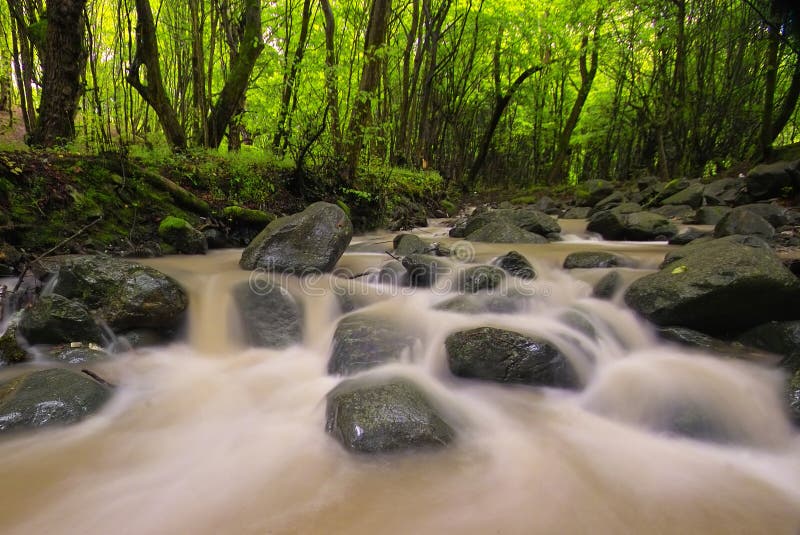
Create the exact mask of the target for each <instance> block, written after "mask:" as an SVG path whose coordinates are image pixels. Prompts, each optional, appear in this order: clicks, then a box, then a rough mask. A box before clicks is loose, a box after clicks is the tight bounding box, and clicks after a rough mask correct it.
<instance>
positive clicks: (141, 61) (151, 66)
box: [127, 0, 186, 151]
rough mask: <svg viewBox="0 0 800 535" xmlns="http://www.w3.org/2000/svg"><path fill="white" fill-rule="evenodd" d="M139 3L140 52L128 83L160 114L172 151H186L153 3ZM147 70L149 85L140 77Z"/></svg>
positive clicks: (183, 132) (137, 23) (142, 0)
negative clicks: (167, 84) (161, 55)
mask: <svg viewBox="0 0 800 535" xmlns="http://www.w3.org/2000/svg"><path fill="white" fill-rule="evenodd" d="M135 1H136V53H135V55H134V57H133V61H131V66H130V68H129V69H128V76H127V80H128V83H129V84H130V85H131V86H132V87H133V88H134V89H135V90H136V91H137V92H138V93H139V95H141V97H142V99H144V101H145V102H147V104H149V105H150V107H151V108H153V110H154V111H155V112H156V116H157V117H158V121H159V123H161V128H162V129H163V130H164V135H165V136H166V138H167V143H169V145H170V147H171V148H172V150H176V151H181V150H185V149H186V133H185V131H184V129H183V127H182V126H181V124H180V122H179V121H178V115H177V113H175V108H173V107H172V104H171V103H170V100H169V97H168V96H167V92H166V89H165V88H164V82H163V80H162V78H161V65H160V64H159V61H158V42H157V40H156V28H155V23H154V22H153V12H152V10H151V9H150V2H149V0H135ZM142 65H144V67H145V78H146V80H147V85H145V84H143V83H142V81H141V79H140V78H139V69H140V68H141V66H142Z"/></svg>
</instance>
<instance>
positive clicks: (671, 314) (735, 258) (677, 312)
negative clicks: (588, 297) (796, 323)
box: [625, 236, 800, 334]
mask: <svg viewBox="0 0 800 535" xmlns="http://www.w3.org/2000/svg"><path fill="white" fill-rule="evenodd" d="M733 238H734V237H733V236H731V237H729V238H724V239H720V240H713V241H709V242H705V243H702V244H698V245H697V246H694V247H693V246H692V245H687V246H685V247H684V248H683V249H689V251H688V253H687V254H685V256H683V257H682V258H679V259H674V260H673V261H672V262H670V263H668V264H666V265H664V267H663V268H662V269H661V271H659V272H657V273H653V274H651V275H647V276H645V277H642V278H641V279H638V280H636V281H634V282H633V284H631V285H630V286H629V287H628V289H627V291H626V293H625V302H626V303H627V304H628V306H630V307H631V308H633V309H634V310H636V311H637V312H639V313H640V314H641V315H642V316H644V317H645V318H647V319H649V320H650V321H652V322H653V323H655V324H657V325H664V326H666V325H675V326H682V327H689V328H691V329H696V330H698V331H701V332H706V333H712V334H713V333H726V332H737V331H741V330H742V329H747V328H749V327H754V326H756V325H759V324H762V323H765V322H767V321H770V320H782V319H787V320H788V319H797V318H800V308H798V306H797V302H798V300H799V299H800V279H798V278H797V277H795V276H794V275H793V274H792V273H791V272H790V271H789V270H788V269H786V267H785V266H784V265H783V263H782V262H781V261H780V259H779V258H778V257H777V256H776V255H775V254H774V253H773V252H772V251H771V250H770V249H769V246H768V245H767V244H766V243H764V242H763V241H762V240H759V239H758V238H754V237H749V238H748V239H747V240H735V239H733ZM739 238H741V237H739Z"/></svg>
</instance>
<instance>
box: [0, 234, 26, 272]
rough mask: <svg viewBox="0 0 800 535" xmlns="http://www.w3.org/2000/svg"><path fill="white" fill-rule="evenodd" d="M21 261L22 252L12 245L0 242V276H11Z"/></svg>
mask: <svg viewBox="0 0 800 535" xmlns="http://www.w3.org/2000/svg"><path fill="white" fill-rule="evenodd" d="M21 262H22V254H20V252H19V251H17V249H16V248H15V247H14V246H13V245H9V244H7V243H2V242H0V276H2V277H10V276H13V275H14V274H16V273H17V268H18V267H19V264H20V263H21Z"/></svg>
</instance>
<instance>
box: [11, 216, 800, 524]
mask: <svg viewBox="0 0 800 535" xmlns="http://www.w3.org/2000/svg"><path fill="white" fill-rule="evenodd" d="M418 232H420V234H421V235H423V236H426V235H427V236H428V237H432V238H433V239H435V240H438V241H441V242H442V244H444V245H448V246H451V247H454V246H456V245H457V244H455V243H454V240H450V239H448V238H446V237H445V236H446V234H445V231H444V230H443V229H441V228H439V229H437V228H429V229H422V230H420V231H418ZM570 232H572V231H571V230H570V229H569V228H567V229H566V233H567V234H569V233H570ZM579 232H580V228H578V227H576V229H574V234H578V233H579ZM390 247H391V236H390V235H379V234H376V235H370V236H363V237H359V238H356V239H354V241H353V244H352V245H351V247H350V249H349V250H348V252H347V253H346V254H345V256H344V257H343V258H342V260H341V262H340V264H339V268H340V269H341V270H349V271H350V272H352V273H354V274H360V273H362V272H364V271H365V270H367V269H368V268H370V267H374V266H377V265H379V264H381V263H382V262H383V261H384V260H386V258H387V257H386V255H385V254H384V253H383V252H382V251H383V250H384V249H387V248H390ZM515 248H516V249H517V250H519V251H521V252H522V253H523V254H525V255H526V256H527V257H528V258H529V259H530V260H531V261H532V262H533V263H534V266H535V267H536V268H537V271H538V272H539V278H538V279H537V280H536V281H535V282H534V283H532V284H530V285H529V286H528V287H527V289H528V290H529V292H530V293H529V294H528V295H530V296H531V297H530V299H529V306H528V308H527V309H526V310H525V311H524V312H521V313H518V314H514V315H494V314H481V315H476V316H465V315H458V314H454V313H448V312H441V311H436V310H434V309H432V305H434V304H435V303H437V302H440V301H442V300H444V299H446V296H445V295H442V293H443V291H442V288H434V289H430V290H415V291H413V292H408V291H404V292H402V291H398V290H394V291H393V290H391V289H390V288H388V287H385V286H380V285H377V284H372V283H370V282H369V281H370V278H369V276H364V277H360V278H358V279H354V280H353V281H350V282H348V283H347V284H346V285H345V286H346V288H347V291H350V292H354V293H358V299H360V300H362V302H363V303H367V304H368V308H366V309H362V310H366V311H370V312H371V313H375V314H386V315H390V316H391V317H392V318H393V319H394V320H396V321H400V322H403V323H405V324H407V325H409V326H411V327H413V328H414V329H415V332H416V333H417V334H418V335H419V337H420V339H421V341H422V342H421V343H420V345H419V347H418V348H417V350H416V351H415V352H414V355H413V358H409V359H408V361H407V362H403V363H398V364H393V365H389V366H385V367H382V368H379V369H377V370H374V371H370V372H367V373H369V374H372V375H376V376H380V375H382V374H387V373H391V374H400V375H405V376H408V377H411V378H413V379H414V380H416V381H417V382H418V383H419V384H421V385H422V386H423V387H424V389H425V390H426V391H427V392H428V393H429V395H430V396H431V397H432V399H434V401H435V403H436V404H437V405H438V406H439V407H440V408H441V410H442V411H443V412H444V414H445V416H446V418H447V419H448V421H449V422H451V423H452V424H453V427H455V429H456V430H457V433H458V437H457V440H456V442H455V443H454V444H453V445H452V446H451V447H449V448H446V449H443V450H440V451H436V452H430V451H427V452H421V453H416V454H410V455H409V454H400V455H388V456H378V457H367V456H362V455H353V454H350V453H348V452H347V451H345V450H344V449H343V448H342V447H341V446H340V445H339V444H338V443H337V442H336V441H335V440H333V439H332V438H331V437H329V436H328V435H326V434H325V433H324V412H325V394H326V393H327V392H328V391H329V390H330V389H331V388H333V387H334V386H335V385H336V384H337V383H338V381H339V379H338V378H336V377H329V376H327V375H326V373H325V369H326V364H327V359H328V356H329V353H330V344H331V337H332V334H333V330H334V328H335V323H336V320H337V318H338V317H339V316H340V315H341V312H340V311H339V307H338V305H337V303H338V301H337V299H336V298H335V296H334V295H332V291H331V287H334V288H339V289H341V288H342V284H343V282H342V279H333V278H331V277H329V276H324V277H318V278H314V279H311V280H304V281H298V280H296V279H293V280H288V281H287V285H288V289H289V290H290V292H291V293H292V294H293V295H295V296H296V297H297V298H299V299H302V301H303V304H304V310H305V321H306V329H305V334H304V340H303V343H302V344H301V345H297V346H293V347H291V348H289V349H286V350H280V351H277V350H266V349H253V348H248V347H246V346H245V344H244V343H243V339H244V337H243V335H242V329H241V327H240V324H239V321H238V318H237V317H236V312H235V310H234V309H233V303H232V300H231V298H230V289H231V287H232V286H233V285H234V284H237V283H241V282H242V281H247V280H249V276H250V274H249V273H247V272H244V271H242V270H240V269H239V268H238V265H237V261H238V258H239V255H240V252H239V251H224V252H215V253H212V254H209V255H207V256H205V257H169V258H162V259H155V260H151V261H148V262H147V263H148V264H150V265H153V266H155V267H157V268H159V269H161V270H163V271H165V272H166V273H168V274H170V275H171V276H173V277H174V278H175V279H177V280H178V281H180V282H181V283H182V284H183V285H184V287H185V288H186V289H187V291H188V293H189V294H190V300H191V305H190V310H189V321H188V327H187V332H186V333H185V336H184V337H183V338H182V342H180V343H174V344H171V345H169V346H167V347H161V348H156V349H149V350H138V351H134V352H130V353H128V354H124V355H121V356H119V357H117V358H116V359H115V360H114V361H113V362H111V363H109V364H107V365H105V366H104V367H102V368H98V369H97V370H96V371H97V372H98V373H100V374H101V375H103V376H104V377H106V378H108V380H110V381H111V382H113V383H115V384H117V385H119V387H118V389H117V393H116V396H115V397H114V399H113V401H112V402H111V403H110V405H109V406H107V407H106V408H105V409H104V410H103V411H102V412H101V413H100V414H98V415H95V416H93V417H92V418H89V419H87V420H86V421H84V422H82V423H81V424H79V425H77V426H72V427H68V428H62V429H50V430H41V431H38V432H36V433H31V434H27V435H18V436H14V437H10V438H7V439H3V440H2V441H0V533H2V534H4V535H10V534H28V535H30V534H51V533H69V534H72V533H75V534H184V533H185V534H198V535H201V534H218V533H225V534H228V533H230V534H239V533H241V534H265V533H281V534H282V533H301V534H307V533H310V534H317V533H319V534H330V533H333V534H337V533H347V534H375V533H392V534H394V533H397V534H410V533H421V534H428V533H437V534H438V533H468V534H473V533H474V534H486V533H500V534H516V533H520V534H522V533H525V534H530V533H536V534H538V533H546V534H550V533H593V534H594V533H600V534H605V533H609V534H621V533H634V534H642V533H647V534H650V533H670V534H671V533H675V534H695V533H697V534H712V533H720V534H731V533H743V534H783V533H786V534H791V535H797V534H798V533H800V437H799V436H798V434H797V433H796V432H794V431H793V430H792V428H791V426H790V425H789V424H788V422H787V420H786V418H785V417H784V415H783V412H782V409H781V397H780V396H781V388H782V386H781V385H782V381H783V379H784V378H783V377H782V376H781V375H780V374H779V373H778V372H776V371H773V370H770V369H766V368H762V367H759V366H757V365H755V364H752V363H749V362H745V361H742V360H734V359H723V358H720V357H714V356H709V355H704V354H702V353H701V352H698V351H692V350H689V349H683V348H679V347H677V346H670V345H665V344H663V343H660V342H657V340H656V338H655V336H654V334H653V333H652V331H651V330H650V329H649V327H648V326H647V325H645V324H644V323H642V322H641V321H639V320H638V319H636V318H635V317H634V316H633V315H632V314H631V313H630V312H629V311H627V310H625V309H624V308H623V307H621V306H619V305H618V304H617V303H608V302H601V301H598V300H595V299H592V298H590V297H589V296H590V295H591V286H590V284H591V283H592V282H593V281H595V280H597V278H598V277H599V276H601V275H602V274H603V273H602V271H601V270H581V271H576V272H574V273H569V274H568V273H566V272H564V271H562V270H560V269H558V266H559V265H560V263H561V262H562V261H563V258H564V256H566V254H568V253H569V252H571V251H574V250H582V249H591V248H604V249H613V250H619V251H623V252H625V253H626V254H628V255H630V256H632V257H634V258H636V259H638V260H639V261H640V262H641V264H642V266H644V267H645V268H651V269H652V268H655V266H657V265H658V263H659V261H660V260H661V258H662V257H663V254H664V252H665V250H666V248H667V246H666V245H664V244H630V243H603V244H600V243H597V242H591V241H586V240H580V239H577V237H576V236H572V238H571V239H570V240H568V241H566V242H562V243H554V244H548V245H529V246H517V247H515ZM507 251H508V247H507V246H502V247H501V246H494V245H488V244H487V245H483V244H480V245H478V247H477V249H475V250H474V251H469V254H471V255H472V254H473V253H474V258H475V259H476V260H477V261H484V260H488V259H490V258H491V257H493V256H496V255H499V254H503V253H505V252H507ZM645 273H647V270H646V269H636V270H633V269H632V270H626V276H627V278H628V279H633V278H635V277H638V276H641V275H643V274H645ZM568 310H570V311H572V313H573V316H574V314H575V313H578V314H580V315H581V317H583V318H584V320H585V321H588V322H589V323H590V324H591V328H592V329H593V330H594V331H595V332H596V336H595V337H590V336H588V335H587V334H586V330H585V329H583V330H576V329H575V328H573V327H570V325H569V324H568V323H566V322H564V321H563V320H562V319H561V315H562V314H564V313H565V312H566V311H568ZM480 325H492V326H497V327H506V328H510V329H514V330H518V331H520V332H525V333H530V334H539V335H544V336H547V337H548V338H549V339H551V340H552V341H553V342H554V343H556V344H557V345H558V346H559V347H560V348H561V349H562V351H564V352H565V353H566V354H567V355H568V356H569V357H570V359H571V360H572V362H573V363H574V364H575V365H576V367H577V368H578V369H579V370H580V371H581V372H582V374H583V376H584V377H585V378H586V379H587V381H588V385H587V387H586V388H585V389H584V390H583V391H581V392H564V391H558V390H551V389H536V388H531V387H524V386H507V385H505V386H504V385H497V384H493V383H485V382H480V381H469V380H462V379H456V378H454V377H452V376H451V375H450V373H449V372H448V370H447V367H446V359H445V351H444V344H443V342H444V338H445V337H446V336H447V334H449V333H450V332H453V331H454V330H457V329H462V328H468V327H473V326H480ZM686 406H691V407H693V408H694V409H697V410H700V411H701V412H702V413H703V414H705V415H708V417H709V418H710V419H711V420H712V421H713V425H714V426H715V427H716V428H717V429H722V430H723V431H724V433H723V434H724V435H725V436H726V437H727V442H723V443H718V442H712V441H708V440H695V439H690V438H685V437H681V436H679V435H676V434H673V433H670V432H668V431H667V430H665V429H667V428H666V427H665V426H664V422H665V421H666V420H668V419H669V417H670V414H672V412H671V411H674V410H675V408H676V407H686Z"/></svg>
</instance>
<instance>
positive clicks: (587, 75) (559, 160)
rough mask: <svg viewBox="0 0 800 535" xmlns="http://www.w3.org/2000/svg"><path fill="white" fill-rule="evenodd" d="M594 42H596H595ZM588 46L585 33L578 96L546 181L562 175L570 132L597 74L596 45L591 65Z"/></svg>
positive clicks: (572, 130)
mask: <svg viewBox="0 0 800 535" xmlns="http://www.w3.org/2000/svg"><path fill="white" fill-rule="evenodd" d="M595 44H596V43H595ZM588 47H589V36H588V35H586V36H584V37H583V39H582V40H581V55H580V59H579V63H580V72H581V86H580V87H579V88H578V96H577V98H576V99H575V102H574V103H573V105H572V110H571V111H570V113H569V117H568V118H567V122H566V124H564V129H563V130H562V131H561V135H560V136H559V139H558V149H557V152H556V157H555V158H554V160H553V165H552V167H550V172H549V173H548V174H547V183H548V184H555V183H556V182H558V181H559V180H560V179H561V177H562V176H563V170H564V162H566V161H567V158H568V156H569V141H570V139H571V138H572V133H573V132H574V131H575V127H576V126H577V125H578V119H579V118H580V115H581V111H582V110H583V105H584V104H586V99H587V98H588V96H589V91H591V89H592V83H593V82H594V77H595V75H596V74H597V47H596V46H595V47H594V48H593V49H592V53H591V58H592V59H591V65H590V66H588V67H587V65H586V54H587V52H588V50H587V49H588Z"/></svg>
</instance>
